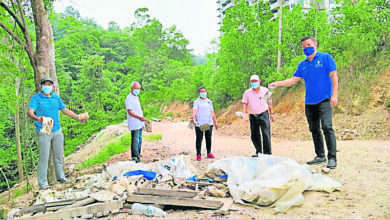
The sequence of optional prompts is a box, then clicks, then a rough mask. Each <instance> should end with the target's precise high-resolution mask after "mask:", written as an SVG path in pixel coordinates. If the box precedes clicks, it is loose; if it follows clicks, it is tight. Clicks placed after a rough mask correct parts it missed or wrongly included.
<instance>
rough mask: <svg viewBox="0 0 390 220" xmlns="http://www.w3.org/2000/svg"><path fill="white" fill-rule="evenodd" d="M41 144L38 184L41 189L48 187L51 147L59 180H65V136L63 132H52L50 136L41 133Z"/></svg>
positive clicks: (39, 141) (39, 137) (39, 139)
mask: <svg viewBox="0 0 390 220" xmlns="http://www.w3.org/2000/svg"><path fill="white" fill-rule="evenodd" d="M37 136H38V144H39V162H38V184H39V186H41V187H44V186H47V185H48V183H47V167H48V164H49V154H50V147H51V148H52V149H53V153H54V155H53V156H54V167H55V171H56V176H57V180H63V179H65V174H64V170H63V163H64V134H62V131H61V130H59V131H56V132H52V133H51V134H50V135H45V134H43V133H41V132H39V133H37Z"/></svg>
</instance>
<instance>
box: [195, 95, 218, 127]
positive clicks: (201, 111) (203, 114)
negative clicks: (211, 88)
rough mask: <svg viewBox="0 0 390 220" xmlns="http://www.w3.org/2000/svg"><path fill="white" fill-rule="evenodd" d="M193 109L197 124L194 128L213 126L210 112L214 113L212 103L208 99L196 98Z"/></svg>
mask: <svg viewBox="0 0 390 220" xmlns="http://www.w3.org/2000/svg"><path fill="white" fill-rule="evenodd" d="M193 109H196V110H197V112H196V115H195V119H196V121H197V122H198V124H197V125H196V126H200V125H204V124H209V125H213V119H212V112H213V111H214V108H213V102H212V101H211V100H210V99H207V98H206V99H204V100H203V99H201V98H198V99H196V100H195V102H194V106H193Z"/></svg>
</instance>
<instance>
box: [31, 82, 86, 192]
mask: <svg viewBox="0 0 390 220" xmlns="http://www.w3.org/2000/svg"><path fill="white" fill-rule="evenodd" d="M53 90H54V82H53V80H52V79H51V78H50V77H45V78H43V79H42V80H41V82H40V92H39V93H38V94H35V95H33V96H32V97H31V99H30V104H29V106H28V116H30V117H31V118H32V119H33V120H34V121H35V127H36V132H37V136H38V145H39V162H38V185H39V187H40V189H47V188H48V187H49V185H48V183H47V167H48V163H49V153H50V147H51V148H52V149H53V154H54V155H53V156H54V166H55V171H56V177H57V180H58V181H59V182H62V183H63V182H66V181H67V179H66V178H65V174H64V170H63V158H64V135H63V133H62V131H61V125H60V117H59V110H61V111H62V112H63V113H64V114H65V115H68V116H70V117H72V118H75V119H77V120H79V121H80V122H84V121H85V120H86V118H84V117H80V115H77V114H75V113H74V112H73V111H71V110H69V109H67V108H66V106H65V104H64V103H63V102H62V100H61V98H60V97H59V96H58V95H57V94H54V93H53ZM44 121H45V124H44Z"/></svg>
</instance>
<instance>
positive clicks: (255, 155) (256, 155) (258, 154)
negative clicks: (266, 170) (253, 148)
mask: <svg viewBox="0 0 390 220" xmlns="http://www.w3.org/2000/svg"><path fill="white" fill-rule="evenodd" d="M260 155H261V153H256V154H253V155H252V157H259V156H260Z"/></svg>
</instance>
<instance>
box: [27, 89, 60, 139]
mask: <svg viewBox="0 0 390 220" xmlns="http://www.w3.org/2000/svg"><path fill="white" fill-rule="evenodd" d="M28 108H29V109H32V110H34V111H35V115H36V116H37V117H41V116H43V117H49V118H52V119H53V128H52V129H51V132H56V131H58V130H60V129H61V125H60V114H59V110H63V109H65V108H66V106H65V104H64V103H63V102H62V100H61V98H60V97H59V96H58V95H57V94H54V93H51V95H50V97H48V96H45V95H44V94H42V92H40V93H38V94H35V95H33V96H32V97H31V99H30V104H29V105H28ZM35 127H36V130H37V132H39V131H40V130H41V128H42V124H41V123H40V122H39V121H35Z"/></svg>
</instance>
